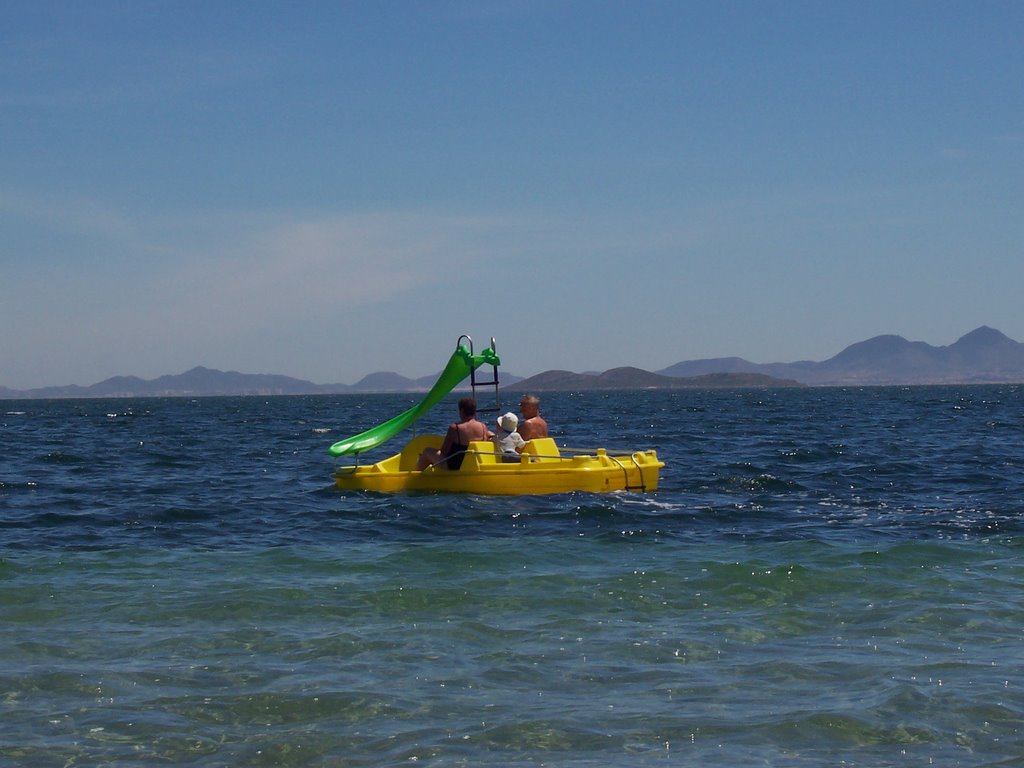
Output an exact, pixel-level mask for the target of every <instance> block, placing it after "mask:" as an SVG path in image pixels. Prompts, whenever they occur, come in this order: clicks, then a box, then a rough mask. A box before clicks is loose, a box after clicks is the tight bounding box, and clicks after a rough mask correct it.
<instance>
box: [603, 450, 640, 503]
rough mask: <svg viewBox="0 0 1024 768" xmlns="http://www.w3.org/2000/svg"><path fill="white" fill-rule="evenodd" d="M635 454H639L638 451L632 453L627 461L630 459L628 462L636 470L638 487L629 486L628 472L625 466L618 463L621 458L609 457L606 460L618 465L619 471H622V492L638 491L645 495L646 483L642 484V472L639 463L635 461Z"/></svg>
mask: <svg viewBox="0 0 1024 768" xmlns="http://www.w3.org/2000/svg"><path fill="white" fill-rule="evenodd" d="M637 453H639V451H634V452H633V453H631V454H630V456H629V459H630V461H632V462H633V466H634V467H636V469H637V476H638V477H639V478H640V485H630V484H629V470H628V469H627V468H626V467H625V465H624V464H623V463H622V462H621V461H619V458H621V457H619V456H609V457H608V458H609V459H611V460H612V461H614V462H615V463H616V464H618V465H619V469H621V470H622V484H623V489H624V490H627V491H636V490H639V491H640V492H641V493H647V483H645V482H644V472H643V469H642V468H641V467H640V463H639V462H638V461H637V460H636V455H637Z"/></svg>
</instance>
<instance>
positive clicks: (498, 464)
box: [334, 435, 665, 496]
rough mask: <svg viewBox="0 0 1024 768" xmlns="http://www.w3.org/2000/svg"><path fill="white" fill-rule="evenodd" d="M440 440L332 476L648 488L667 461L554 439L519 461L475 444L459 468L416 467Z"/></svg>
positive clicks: (537, 487) (338, 481) (394, 485)
mask: <svg viewBox="0 0 1024 768" xmlns="http://www.w3.org/2000/svg"><path fill="white" fill-rule="evenodd" d="M440 444H441V437H440V436H439V435H423V436H420V437H417V438H414V439H413V440H411V441H410V442H409V444H408V445H406V446H405V448H404V449H403V450H402V452H401V453H399V454H396V455H394V456H391V457H390V458H387V459H384V460H383V461H380V462H377V463H376V464H368V465H364V466H353V467H339V468H338V469H337V471H336V472H335V475H334V480H335V485H336V486H337V487H338V488H339V489H341V490H359V491H375V492H378V493H402V492H433V493H472V494H485V495H510V496H523V495H538V494H553V493H569V492H572V491H584V492H589V493H607V492H609V491H635V492H647V491H654V490H657V488H658V472H659V470H660V469H661V468H662V467H663V466H665V465H664V463H663V462H661V461H659V460H658V457H657V454H656V452H655V451H635V452H633V453H614V452H609V451H606V450H605V449H603V448H599V449H597V450H596V451H594V452H592V453H584V452H577V451H572V455H563V453H564V452H566V451H568V449H562V450H559V449H558V448H557V446H556V445H555V442H554V440H552V439H550V438H544V439H541V440H531V441H529V442H528V443H527V444H526V447H525V448H524V449H523V454H522V456H521V457H520V460H519V461H518V462H508V463H506V462H503V461H502V460H501V456H499V455H496V454H495V453H494V446H493V444H492V443H489V442H475V443H471V444H470V447H469V450H468V451H467V452H466V457H465V459H464V460H463V462H462V467H461V469H458V470H449V469H446V468H444V467H440V466H435V467H428V468H427V469H425V470H423V471H418V470H417V469H416V461H417V459H418V457H419V455H420V453H421V452H422V451H423V449H424V448H426V447H437V446H439V445H440Z"/></svg>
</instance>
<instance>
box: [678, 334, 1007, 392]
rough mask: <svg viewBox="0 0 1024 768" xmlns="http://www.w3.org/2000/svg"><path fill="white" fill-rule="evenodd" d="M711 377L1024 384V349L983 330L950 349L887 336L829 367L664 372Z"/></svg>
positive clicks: (694, 367)
mask: <svg viewBox="0 0 1024 768" xmlns="http://www.w3.org/2000/svg"><path fill="white" fill-rule="evenodd" d="M711 372H730V373H762V374H766V375H768V376H776V377H779V378H789V379H795V380H797V381H799V382H801V383H803V384H809V385H816V386H822V385H858V384H859V385H887V384H888V385H892V384H908V385H912V384H973V383H977V384H981V383H1002V382H1024V344H1020V343H1019V342H1016V341H1014V340H1013V339H1010V338H1008V337H1007V336H1005V335H1004V334H1003V333H1001V332H1000V331H997V330H995V329H994V328H989V327H987V326H982V327H980V328H977V329H975V330H973V331H971V332H970V333H968V334H966V335H965V336H963V337H961V338H960V339H959V340H957V341H956V343H954V344H951V345H949V346H945V347H934V346H932V345H930V344H926V343H925V342H923V341H907V340H906V339H904V338H903V337H902V336H893V335H884V336H875V337H874V338H871V339H867V340H866V341H861V342H857V343H856V344H851V345H850V346H848V347H847V348H846V349H844V350H843V351H842V352H840V353H839V354H838V355H836V356H835V357H831V358H829V359H828V360H825V361H823V362H811V361H800V362H796V363H766V364H759V363H751V362H748V361H747V360H743V359H742V358H738V357H725V358H717V359H710V360H690V361H686V362H681V363H676V364H675V365H671V366H669V367H668V368H663V369H662V370H660V371H658V373H660V374H662V375H664V376H680V377H691V376H697V375H701V374H705V373H711Z"/></svg>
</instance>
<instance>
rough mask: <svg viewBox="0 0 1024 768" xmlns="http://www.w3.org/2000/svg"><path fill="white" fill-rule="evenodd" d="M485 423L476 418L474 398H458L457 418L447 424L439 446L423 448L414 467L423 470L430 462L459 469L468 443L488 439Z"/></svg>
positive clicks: (488, 433)
mask: <svg viewBox="0 0 1024 768" xmlns="http://www.w3.org/2000/svg"><path fill="white" fill-rule="evenodd" d="M490 439H491V433H490V431H489V430H488V429H487V425H486V424H484V423H483V422H482V421H477V418H476V400H474V399H473V398H472V397H464V398H462V399H461V400H459V420H458V421H457V422H455V423H454V424H451V425H449V427H448V432H447V434H445V436H444V441H443V442H442V443H441V447H440V448H424V449H423V453H421V454H420V458H419V461H418V462H417V463H416V469H419V470H423V469H426V468H427V467H429V466H431V465H432V464H438V465H440V466H442V467H446V468H448V469H459V468H460V467H461V466H462V460H463V459H464V458H466V451H467V450H468V449H469V444H470V443H471V442H473V441H474V440H490Z"/></svg>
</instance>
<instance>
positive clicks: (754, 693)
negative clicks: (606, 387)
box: [0, 386, 1024, 766]
mask: <svg viewBox="0 0 1024 768" xmlns="http://www.w3.org/2000/svg"><path fill="white" fill-rule="evenodd" d="M518 394H519V393H518V392H515V393H512V395H510V402H514V399H512V398H513V397H515V396H518ZM412 403H413V400H412V399H411V398H409V397H403V396H368V397H356V396H339V397H285V398H204V399H197V400H189V399H141V400H80V401H75V400H64V401H2V402H0V546H2V549H0V764H2V765H17V766H22V765H24V766H51V765H52V766H66V765H75V766H82V765H113V764H116V765H133V766H134V765H137V766H150V765H156V764H168V765H199V766H228V765H231V766H234V765H289V766H306V765H313V766H388V765H395V766H398V765H403V766H408V765H436V766H441V765H444V766H449V765H467V766H479V765H492V766H518V765H550V766H577V765H595V766H596V765H601V766H608V765H613V766H646V765H694V766H704V765H722V766H735V765H773V766H774V765H779V766H788V765H793V766H798V765H799V766H804V765H807V766H822V765H830V766H831V765H854V766H889V765H908V766H918V765H970V766H982V765H1014V764H1019V761H1020V760H1021V759H1022V757H1024V730H1022V729H1024V602H1022V599H1021V594H1022V591H1024V561H1022V554H1024V553H1022V532H1024V531H1022V522H1021V521H1022V513H1024V388H1022V387H1019V386H984V387H982V386H976V387H919V388H867V389H807V390H778V391H756V390H749V391H712V392H688V391H687V392H654V391H648V392H629V393H626V392H616V393H576V394H569V393H564V394H554V393H551V394H546V395H545V396H544V402H543V410H544V412H545V415H546V416H547V418H548V420H549V422H550V423H551V425H552V429H553V434H554V436H555V437H556V439H557V440H558V442H559V443H560V444H563V445H568V446H572V447H588V446H592V447H596V446H599V445H604V446H607V447H609V448H647V447H653V448H656V449H657V450H658V453H659V456H660V457H661V458H662V459H664V460H665V461H666V462H667V466H666V468H665V469H664V470H663V473H662V479H661V487H660V489H659V491H658V492H657V493H654V494H648V495H645V496H641V495H633V494H612V495H607V496H595V495H587V494H567V495H564V496H551V497H534V498H529V497H514V498H505V497H475V496H434V495H416V496H385V495H370V494H358V493H341V492H338V491H336V490H334V488H333V486H332V484H331V472H332V468H333V462H332V460H331V459H330V458H329V457H328V456H327V453H326V449H327V447H328V446H329V445H330V444H331V443H333V442H334V441H336V440H338V439H340V438H342V437H346V436H348V435H349V434H352V433H354V432H358V431H361V430H362V429H365V428H367V427H370V426H372V425H374V424H376V423H377V422H379V421H382V420H383V419H385V418H388V417H390V416H392V415H394V414H395V413H397V412H398V411H399V410H403V409H405V408H407V407H409V406H410V405H411V404H412ZM449 406H450V407H448V406H446V407H442V408H441V410H440V412H438V413H436V415H433V416H432V417H431V418H432V419H433V423H432V424H431V423H428V424H426V425H424V426H425V427H427V428H440V427H442V426H443V425H444V424H446V423H447V422H448V421H450V419H451V417H452V414H451V413H448V412H447V411H452V412H454V405H452V404H449ZM397 447H398V446H397V445H396V446H387V447H386V448H385V449H383V450H381V451H380V452H379V455H380V456H383V455H386V454H387V453H388V452H389V450H388V449H391V448H395V449H397ZM374 458H376V456H371V457H368V459H369V460H372V459H374Z"/></svg>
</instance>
